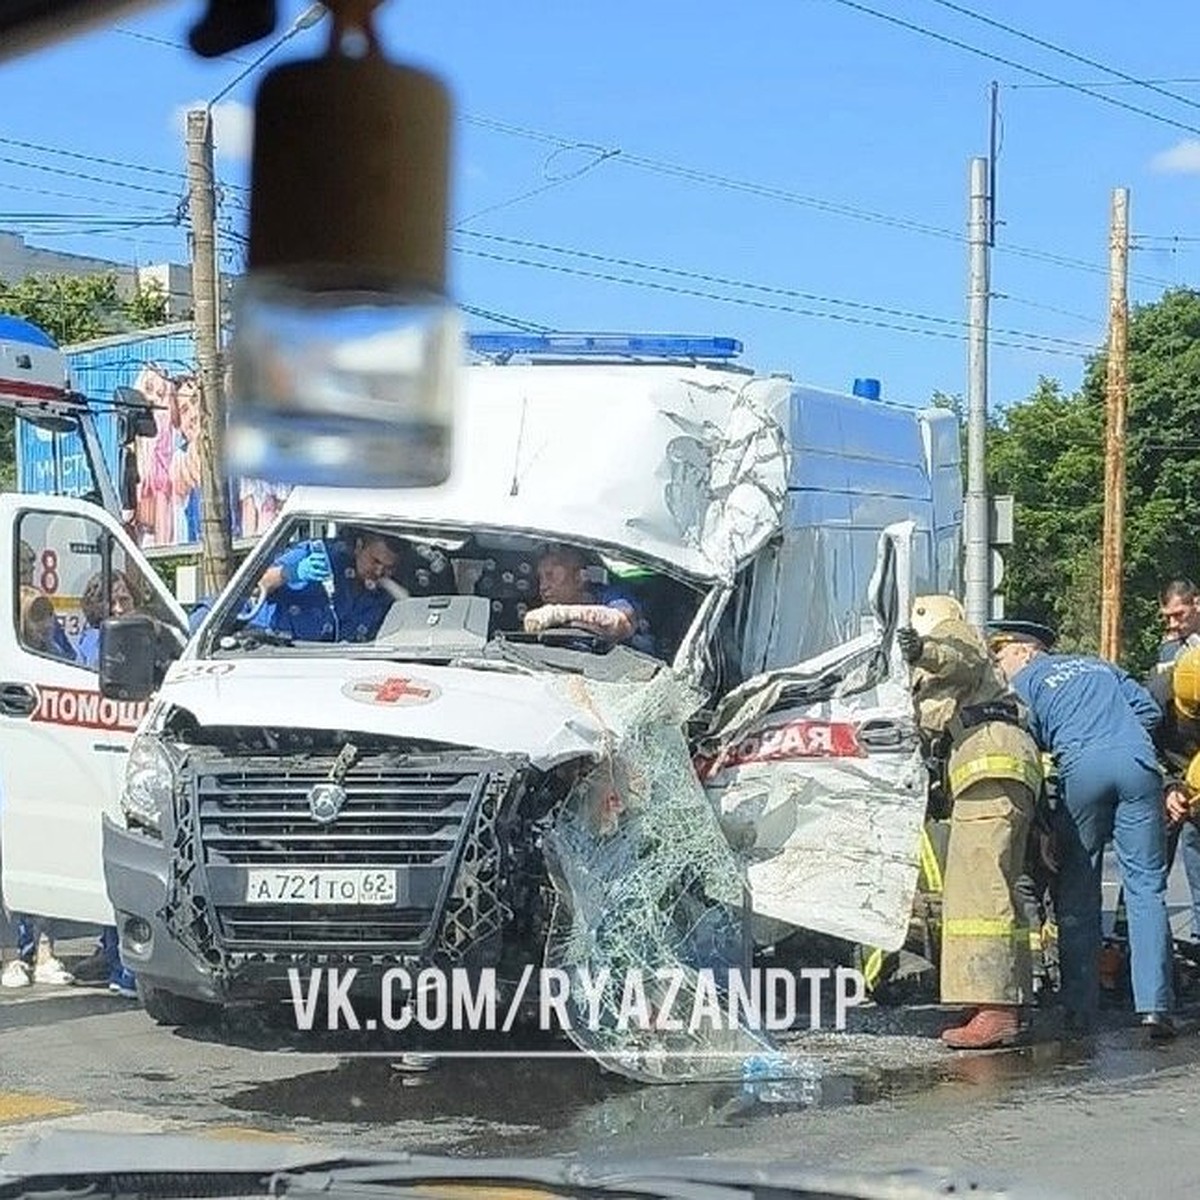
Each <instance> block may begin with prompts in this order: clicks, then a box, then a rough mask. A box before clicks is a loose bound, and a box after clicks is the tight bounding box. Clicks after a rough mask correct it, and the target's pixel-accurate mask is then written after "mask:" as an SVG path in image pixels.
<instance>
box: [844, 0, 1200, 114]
mask: <svg viewBox="0 0 1200 1200" xmlns="http://www.w3.org/2000/svg"><path fill="white" fill-rule="evenodd" d="M832 3H834V4H840V5H841V6H842V7H843V8H849V9H852V10H854V11H855V12H859V13H863V14H864V15H866V16H869V17H874V18H876V19H877V20H880V21H885V22H887V23H888V24H889V25H895V26H897V27H898V28H900V29H906V30H908V31H909V32H910V33H916V34H919V35H920V36H921V37H927V38H931V39H933V40H934V41H936V42H941V43H942V44H943V45H947V46H953V47H954V48H955V49H957V50H964V51H966V52H967V53H968V54H974V55H976V56H978V57H979V58H985V59H987V60H988V61H990V62H995V63H999V64H1000V65H1001V66H1005V67H1010V68H1012V69H1013V70H1014V71H1020V72H1022V74H1025V75H1031V76H1033V78H1035V79H1043V80H1046V81H1047V82H1049V83H1056V84H1059V85H1061V86H1062V87H1065V88H1070V89H1071V90H1072V91H1075V92H1079V93H1080V94H1081V95H1084V96H1090V97H1091V98H1092V99H1093V100H1099V101H1100V102H1101V103H1102V104H1109V105H1112V106H1113V107H1114V108H1120V109H1124V110H1125V111H1126V112H1131V113H1135V114H1136V115H1137V116H1140V117H1147V118H1149V119H1150V120H1152V121H1157V122H1159V123H1160V124H1162V125H1170V126H1172V127H1173V128H1175V129H1182V130H1184V131H1185V132H1187V133H1191V134H1195V135H1197V136H1200V126H1196V125H1188V124H1186V123H1185V122H1183V121H1177V120H1176V119H1175V118H1174V117H1168V116H1166V115H1165V114H1163V113H1158V112H1154V111H1153V110H1152V109H1149V108H1142V107H1141V105H1138V104H1130V103H1129V102H1128V101H1125V100H1118V99H1117V98H1116V97H1115V96H1106V95H1104V93H1103V92H1099V91H1096V90H1095V89H1093V88H1089V87H1086V86H1084V85H1083V84H1080V83H1075V82H1073V81H1072V80H1069V79H1061V78H1060V77H1059V76H1057V75H1051V74H1050V73H1049V72H1048V71H1040V70H1038V68H1037V67H1030V66H1027V65H1026V64H1025V63H1022V62H1017V61H1016V60H1015V59H1012V58H1006V57H1005V56H1004V55H1002V54H996V53H994V52H993V51H991V50H984V49H982V48H981V47H979V46H973V45H971V44H970V42H964V41H961V40H960V39H958V38H954V37H951V36H950V35H949V34H945V33H939V32H938V31H937V30H935V29H930V28H929V27H928V26H925V25H918V24H917V23H916V22H915V21H906V20H905V19H904V18H903V17H898V16H896V15H895V14H894V13H888V12H881V11H880V10H879V9H877V8H871V7H870V6H869V5H867V4H863V3H861V2H860V0H832Z"/></svg>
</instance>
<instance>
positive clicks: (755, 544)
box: [288, 364, 792, 580]
mask: <svg viewBox="0 0 1200 1200" xmlns="http://www.w3.org/2000/svg"><path fill="white" fill-rule="evenodd" d="M463 374H464V384H463V388H462V395H461V398H460V405H461V411H460V412H459V413H458V415H457V418H456V421H455V439H456V441H455V447H454V469H453V474H452V475H451V477H450V479H449V480H448V481H447V482H446V483H445V484H444V485H442V486H441V487H436V488H414V489H410V490H405V491H374V492H372V491H359V490H356V489H349V488H347V489H329V490H323V491H315V490H310V489H302V488H298V489H296V491H295V492H293V493H292V495H291V497H290V498H289V501H288V511H291V510H296V511H302V512H305V513H310V512H320V513H325V514H328V515H329V516H330V517H337V518H341V519H344V520H346V521H355V520H358V521H371V520H383V519H385V518H386V519H388V520H390V521H396V520H399V521H407V522H411V523H414V524H422V523H426V524H431V525H435V526H454V527H457V528H475V529H504V530H507V531H509V532H513V533H516V532H522V533H530V534H534V535H535V536H544V537H546V538H561V539H563V540H567V541H571V542H581V541H588V542H592V543H593V544H595V545H597V546H609V547H612V548H614V549H618V550H620V551H621V552H623V553H629V552H632V553H635V554H641V555H644V556H646V557H648V558H651V559H656V560H659V561H661V562H663V563H666V564H669V565H671V566H674V567H676V568H677V569H679V570H680V571H682V572H684V573H686V574H688V575H691V576H694V577H696V578H697V579H700V580H719V579H726V580H727V579H731V578H732V577H733V574H734V573H735V571H736V569H737V567H738V565H739V564H741V563H743V562H745V561H747V560H748V559H749V558H750V557H751V556H753V554H754V553H755V552H756V551H757V550H758V549H759V548H760V547H761V546H763V545H764V544H765V543H766V542H767V541H769V540H770V538H771V537H773V536H774V535H775V534H776V532H777V531H778V530H779V528H780V523H781V520H782V514H783V510H784V505H785V503H786V498H787V479H788V469H789V464H788V453H789V452H788V446H787V437H786V433H785V430H784V428H783V426H782V425H781V424H780V423H779V420H778V418H777V416H776V414H778V413H785V414H786V412H787V408H788V404H787V401H788V397H789V396H790V394H791V389H792V384H791V383H790V382H788V381H787V380H781V379H754V378H748V377H747V376H745V375H743V374H741V373H740V372H733V371H729V372H724V371H717V370H713V369H709V368H700V367H682V368H676V367H663V366H638V365H619V364H618V365H613V364H604V365H600V364H597V365H594V366H589V367H587V368H581V367H580V366H579V365H577V364H576V365H572V366H552V365H545V364H543V365H538V366H520V365H513V364H510V365H506V366H495V365H486V366H472V367H468V368H465V370H464V372H463Z"/></svg>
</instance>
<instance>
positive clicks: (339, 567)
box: [255, 532, 400, 642]
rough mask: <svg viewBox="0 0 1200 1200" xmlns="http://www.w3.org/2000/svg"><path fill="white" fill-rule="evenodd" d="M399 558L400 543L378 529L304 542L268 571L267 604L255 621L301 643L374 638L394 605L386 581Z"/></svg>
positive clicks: (262, 584)
mask: <svg viewBox="0 0 1200 1200" xmlns="http://www.w3.org/2000/svg"><path fill="white" fill-rule="evenodd" d="M399 560H400V552H399V547H398V545H397V543H396V542H395V541H394V540H393V539H391V538H388V537H385V536H384V535H382V534H378V533H370V532H367V533H363V534H361V535H359V536H357V537H355V538H354V539H353V540H349V539H347V540H345V541H342V540H338V541H323V540H320V539H315V540H313V541H308V542H299V543H297V544H296V545H295V546H292V547H290V548H289V549H288V550H286V551H285V552H284V553H283V554H281V555H280V556H279V558H277V559H276V560H275V562H274V563H273V564H272V565H271V566H270V567H268V568H267V570H266V571H265V572H263V576H262V579H261V580H260V581H259V588H260V589H261V590H262V592H263V593H264V594H265V595H266V597H267V598H268V603H266V604H264V605H263V609H262V611H261V612H260V614H259V615H258V616H256V618H255V623H256V624H265V625H267V626H268V627H270V628H271V629H275V630H278V631H279V632H281V633H288V634H290V635H291V636H292V637H294V638H295V639H296V640H297V641H306V642H369V641H372V640H373V639H374V637H375V635H376V634H377V633H378V632H379V627H380V625H381V624H382V623H383V618H384V617H385V616H386V615H387V611H388V609H389V608H390V607H391V604H392V594H391V592H390V591H389V590H388V588H387V587H385V586H383V583H384V581H385V580H387V579H389V578H390V576H391V572H392V571H393V570H394V569H395V567H396V564H397V562H399Z"/></svg>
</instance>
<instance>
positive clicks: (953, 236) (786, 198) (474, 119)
mask: <svg viewBox="0 0 1200 1200" xmlns="http://www.w3.org/2000/svg"><path fill="white" fill-rule="evenodd" d="M464 120H466V121H467V122H468V123H469V124H472V125H477V126H479V127H480V128H481V129H489V130H492V131H493V132H496V133H504V134H508V135H510V136H514V137H522V138H527V139H530V140H532V141H538V142H544V143H547V144H549V145H552V146H557V147H559V148H560V149H590V150H594V151H596V152H599V153H602V154H603V155H604V157H605V160H606V161H607V160H612V161H614V162H617V163H626V164H628V165H629V166H633V167H639V168H641V169H643V170H647V171H653V172H656V173H658V174H660V175H670V176H673V177H675V178H679V179H684V180H687V181H688V182H690V183H706V184H710V185H711V186H713V187H720V188H725V189H727V190H730V191H736V192H743V193H746V194H749V195H755V196H761V197H764V198H766V199H770V200H779V201H781V202H783V203H785V204H794V205H797V206H799V207H802V208H812V209H816V210H818V211H820V212H828V213H833V214H835V215H837V216H844V217H852V218H854V219H855V220H859V221H867V222H871V223H874V224H879V225H887V226H890V227H893V228H900V229H908V230H910V231H912V232H916V233H924V234H927V235H929V236H931V237H941V238H948V239H949V240H951V241H956V242H961V241H965V240H966V239H965V237H964V235H963V234H962V233H961V232H960V231H959V230H956V229H946V228H942V227H939V226H936V225H930V224H927V223H925V222H922V221H915V220H912V219H910V218H908V217H897V216H893V215H891V214H888V213H881V212H874V211H872V210H871V209H866V208H860V207H858V206H856V205H852V204H843V203H841V202H840V201H836V200H827V199H824V198H822V197H820V196H808V195H805V194H803V193H801V192H795V191H791V190H789V189H787V188H781V187H775V186H773V185H771V184H764V183H757V182H755V181H753V180H747V179H736V178H733V177H731V176H728V175H719V174H717V173H716V172H714V171H706V170H702V169H700V168H698V167H688V166H683V165H682V164H679V163H672V162H667V161H665V160H663V159H658V158H651V157H650V156H648V155H644V154H634V153H632V152H630V151H628V150H624V149H622V148H619V147H604V146H599V145H597V144H596V143H594V142H586V141H574V140H572V139H570V138H565V137H561V136H559V135H557V134H553V133H546V132H545V131H543V130H537V129H529V128H528V127H526V126H521V125H514V124H512V123H510V122H507V121H497V120H495V119H493V118H491V117H482V116H478V115H474V114H467V116H466V117H465V118H464Z"/></svg>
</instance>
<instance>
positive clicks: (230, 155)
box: [175, 100, 254, 162]
mask: <svg viewBox="0 0 1200 1200" xmlns="http://www.w3.org/2000/svg"><path fill="white" fill-rule="evenodd" d="M204 107H206V101H204V100H194V101H193V102H192V103H191V104H181V105H180V106H179V107H178V108H177V109H176V110H175V128H176V131H177V132H178V134H179V136H180V138H182V137H183V136H184V135H185V133H186V132H187V114H188V110H189V109H193V108H204ZM212 114H213V146H214V148H215V150H216V152H217V157H218V158H224V159H229V160H230V161H234V162H245V161H247V160H248V159H249V158H250V148H251V146H252V144H253V142H254V109H252V108H251V107H250V105H249V104H242V103H241V101H239V100H222V101H221V103H220V104H216V105H214V106H213V110H212Z"/></svg>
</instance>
